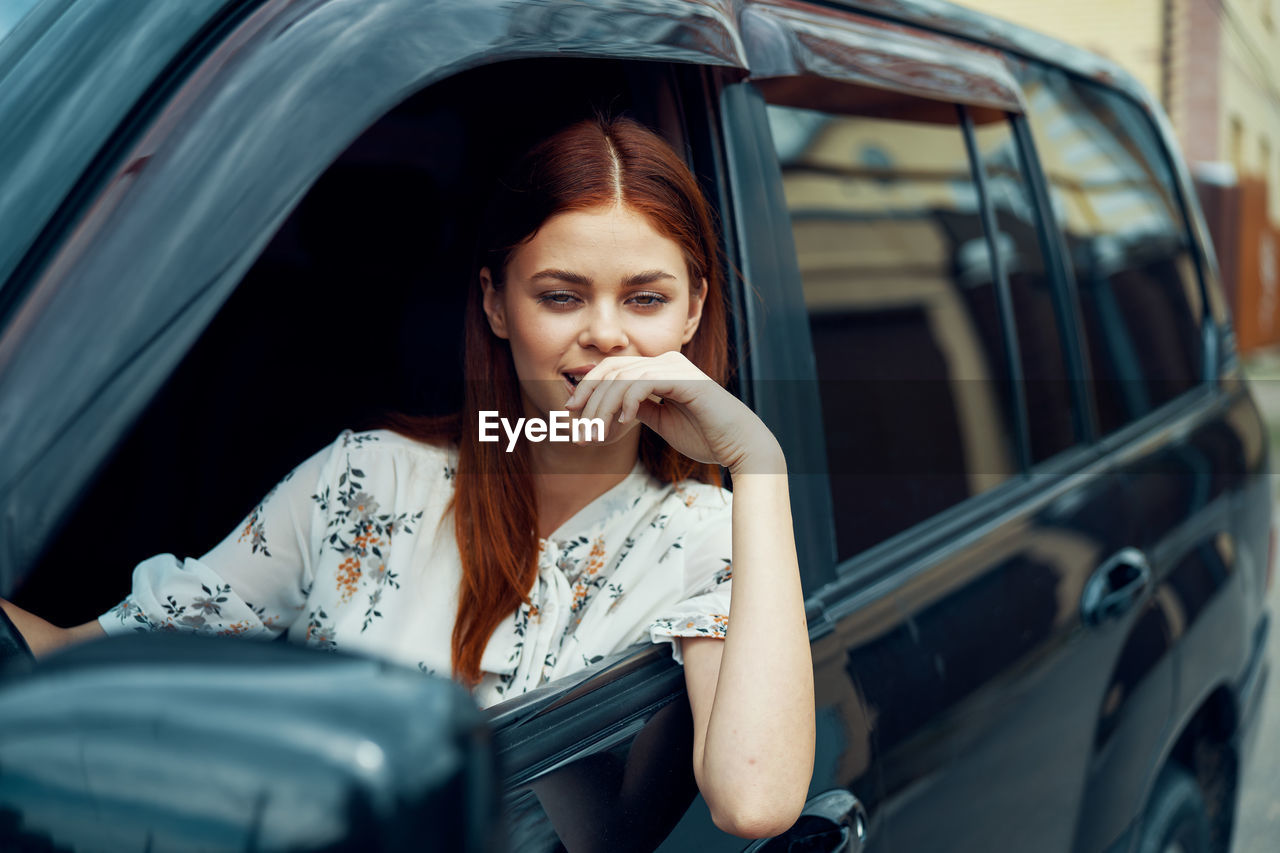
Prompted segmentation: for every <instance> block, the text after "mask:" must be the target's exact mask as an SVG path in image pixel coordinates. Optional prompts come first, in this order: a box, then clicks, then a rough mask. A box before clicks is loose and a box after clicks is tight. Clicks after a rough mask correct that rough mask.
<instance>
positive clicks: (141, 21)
mask: <svg viewBox="0 0 1280 853" xmlns="http://www.w3.org/2000/svg"><path fill="white" fill-rule="evenodd" d="M275 5H277V4H276V3H275V2H270V0H183V2H181V3H172V2H168V0H141V2H136V3H128V4H120V3H103V2H97V1H96V0H42V2H39V3H37V4H36V5H35V6H34V7H33V8H32V9H31V10H30V11H29V12H28V14H27V15H26V17H25V18H23V19H21V20H20V21H18V23H17V25H16V26H15V27H14V29H13V30H12V31H11V32H9V34H8V35H7V36H5V37H4V38H3V39H2V40H0V126H3V127H5V130H6V132H5V134H4V135H3V137H0V174H4V175H6V176H7V177H6V180H5V181H4V182H3V184H0V283H2V282H6V281H9V280H10V279H11V278H12V277H13V273H14V272H15V270H18V272H20V273H21V272H23V271H22V270H21V269H20V268H19V264H21V263H22V261H23V258H24V257H27V258H39V257H40V256H41V253H40V252H38V251H36V252H32V251H31V249H32V247H33V245H34V244H36V242H37V240H38V239H39V238H40V234H41V231H42V229H44V228H45V226H46V223H50V222H51V220H52V221H53V222H55V223H56V221H57V220H56V217H57V213H58V211H59V209H60V208H62V209H64V210H66V211H74V210H76V209H79V207H80V204H79V203H78V202H79V201H83V198H77V197H76V192H77V189H79V190H80V191H81V192H83V193H89V192H92V191H93V190H94V189H95V188H96V187H97V185H98V184H97V181H96V180H95V179H97V180H100V179H101V178H102V175H101V174H98V175H95V174H94V172H93V169H92V167H93V165H94V164H95V163H97V164H100V165H101V164H104V163H105V162H110V161H111V160H112V159H113V158H112V157H110V156H102V155H104V154H106V155H110V153H111V152H109V151H105V150H104V149H103V146H104V145H107V144H108V141H109V140H110V139H112V138H113V137H118V136H120V134H118V133H116V131H117V129H119V128H122V127H126V126H127V125H128V123H129V122H130V121H131V120H133V119H134V118H136V117H138V116H145V115H146V112H145V105H146V104H147V103H148V102H149V101H151V102H154V101H155V100H156V99H158V98H160V97H161V96H163V95H164V92H162V91H157V90H156V89H155V88H153V86H154V81H156V80H157V79H165V78H169V77H173V76H175V75H168V74H165V73H164V71H165V69H166V67H168V66H170V65H176V64H179V63H181V62H183V61H185V60H186V58H187V57H190V56H193V55H200V51H197V50H194V49H193V48H195V47H196V46H198V45H199V43H200V42H201V41H213V40H217V39H220V38H221V37H222V35H224V34H225V33H226V32H228V31H229V30H230V29H232V28H234V27H235V26H236V25H237V24H238V23H239V22H241V21H242V20H244V19H245V18H246V17H248V16H249V15H251V14H253V13H254V12H255V11H256V10H257V9H259V8H260V7H263V6H266V7H271V6H275ZM477 5H478V4H477ZM527 5H528V4H522V3H518V2H510V0H506V2H495V3H493V4H492V5H491V6H489V7H487V9H485V10H483V11H480V12H479V13H480V14H493V15H495V16H502V17H507V18H513V19H514V17H515V16H516V15H517V14H518V13H519V12H520V10H521V8H522V7H524V6H527ZM625 5H626V11H627V13H628V14H630V15H636V14H642V15H645V16H649V15H651V16H653V17H654V18H655V19H657V20H662V19H667V20H672V21H687V20H689V19H691V18H692V17H695V16H702V17H703V18H717V19H719V20H718V21H716V25H717V27H718V28H720V29H721V32H720V33H719V34H718V35H719V36H720V41H721V42H723V43H722V44H720V45H717V46H715V47H716V49H718V50H719V51H720V52H721V54H722V55H723V61H722V64H724V65H730V66H733V65H736V66H738V67H739V68H745V67H746V61H745V52H744V50H743V47H742V40H741V33H740V31H739V24H738V21H739V16H740V15H741V14H742V12H743V11H744V10H745V9H747V8H750V7H753V6H755V7H763V6H768V5H771V3H769V2H757V0H696V2H691V0H647V2H642V3H636V2H634V0H629V2H627V3H626V4H625ZM772 5H777V6H787V5H794V4H789V3H788V2H786V0H772ZM833 5H836V6H838V7H842V8H844V9H847V10H849V11H851V12H855V13H862V14H865V15H869V16H874V17H877V18H880V19H882V20H887V21H892V22H898V23H903V24H910V25H912V26H915V27H921V28H924V29H926V30H929V31H932V32H934V33H938V34H944V35H948V36H953V37H959V38H961V39H964V40H969V41H975V42H978V43H980V44H984V45H989V46H993V47H997V48H1000V49H1002V50H1007V51H1010V52H1012V53H1015V54H1019V55H1023V56H1034V57H1035V58H1037V59H1039V60H1042V61H1047V62H1049V63H1052V64H1056V65H1059V66H1061V67H1062V68H1064V69H1066V70H1068V71H1071V72H1073V73H1076V74H1079V75H1082V76H1085V77H1088V78H1091V79H1096V80H1101V81H1105V82H1106V83H1108V84H1110V85H1113V86H1116V87H1118V88H1121V89H1123V90H1125V91H1126V92H1127V93H1128V94H1130V95H1131V96H1133V97H1134V98H1135V99H1137V100H1138V101H1139V102H1140V103H1142V104H1143V105H1144V106H1145V107H1146V108H1147V109H1148V110H1149V111H1150V109H1151V102H1150V99H1149V97H1148V96H1147V95H1146V93H1145V91H1144V90H1143V89H1142V87H1141V86H1140V85H1139V84H1138V83H1137V82H1136V80H1135V79H1134V78H1132V77H1131V76H1130V75H1128V74H1127V73H1126V72H1124V71H1123V70H1122V69H1120V68H1119V67H1118V66H1116V65H1115V64H1113V63H1111V62H1109V61H1108V60H1106V59H1103V58H1101V57H1098V56H1094V55H1093V54H1090V53H1088V52H1086V51H1083V50H1080V49H1078V48H1074V47H1072V46H1070V45H1067V44H1064V43H1062V42H1059V41H1057V40H1056V39H1053V38H1051V37H1049V36H1045V35H1042V34H1039V33H1035V32H1032V31H1030V30H1026V29H1023V28H1021V27H1018V26H1016V25H1014V24H1011V23H1007V22H1004V21H1000V20H998V19H996V18H992V17H990V16H987V15H984V14H981V13H978V12H974V11H971V10H968V9H964V8H961V7H959V6H955V5H953V4H951V3H947V2H943V0H834V4H833ZM810 8H812V7H810ZM583 9H584V7H581V6H579V7H576V8H575V7H573V6H571V5H568V4H566V6H565V8H564V9H563V10H557V14H558V15H563V14H586V12H585V11H579V10H583ZM599 11H600V10H599V9H597V10H596V13H597V14H598V12H599ZM476 13H477V10H474V9H471V10H468V14H476ZM667 35H669V33H667V32H665V31H662V30H657V31H654V30H649V31H645V30H644V29H643V28H641V29H639V30H633V31H632V32H629V33H625V34H621V35H620V34H618V33H610V34H609V36H610V39H611V40H612V41H615V42H616V41H618V40H619V39H620V38H621V39H623V40H625V39H626V38H629V37H634V38H635V39H636V40H637V41H645V42H649V41H652V40H654V39H662V38H664V37H666V36H667ZM735 54H736V55H735ZM49 231H50V232H51V233H53V232H55V231H56V229H49ZM31 272H34V271H33V270H26V273H28V274H29V273H31ZM20 277H21V278H24V279H25V278H28V275H22V276H20ZM11 290H12V288H6V287H3V286H0V322H3V320H4V318H5V317H6V316H7V315H8V314H9V310H10V309H12V308H13V304H12V303H13V302H14V301H15V300H16V299H17V298H19V296H20V294H15V293H12V292H6V291H11Z"/></svg>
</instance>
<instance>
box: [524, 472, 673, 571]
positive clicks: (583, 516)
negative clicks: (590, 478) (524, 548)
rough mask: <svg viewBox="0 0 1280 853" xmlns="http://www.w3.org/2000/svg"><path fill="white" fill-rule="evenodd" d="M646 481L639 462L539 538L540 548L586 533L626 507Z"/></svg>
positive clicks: (647, 476)
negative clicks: (546, 534) (614, 482)
mask: <svg viewBox="0 0 1280 853" xmlns="http://www.w3.org/2000/svg"><path fill="white" fill-rule="evenodd" d="M648 479H649V470H648V469H647V468H645V467H644V463H643V462H641V461H640V460H639V459H637V460H636V463H635V465H633V466H631V471H630V472H629V473H628V474H627V476H625V477H623V478H622V479H621V480H619V481H618V482H617V483H616V484H614V485H613V486H611V487H610V488H609V489H608V490H607V491H605V492H602V493H601V494H600V495H598V496H597V497H595V498H593V499H592V500H591V502H590V503H588V504H587V505H586V506H584V507H583V508H582V509H580V510H578V511H577V512H575V513H574V514H573V515H572V516H570V517H569V519H568V520H567V521H565V522H564V523H563V524H561V525H560V526H559V527H557V528H556V529H555V530H553V531H551V534H550V535H549V536H545V537H543V536H539V537H538V547H539V549H545V548H546V547H547V546H548V545H554V544H555V543H558V542H562V541H564V540H565V539H570V538H572V537H573V536H575V535H578V534H579V533H582V532H584V531H586V530H589V529H591V528H593V527H595V526H596V525H598V524H599V523H600V522H602V521H604V520H605V519H607V518H608V517H609V516H611V515H614V514H615V513H617V512H619V511H621V510H625V509H627V508H629V507H630V506H631V505H632V503H633V501H632V500H630V498H632V497H634V496H635V495H637V494H639V493H640V492H643V491H644V489H645V486H646V484H647V481H648Z"/></svg>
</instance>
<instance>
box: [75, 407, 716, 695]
mask: <svg viewBox="0 0 1280 853" xmlns="http://www.w3.org/2000/svg"><path fill="white" fill-rule="evenodd" d="M456 460H457V452H456V450H455V449H452V448H451V449H444V448H438V447H433V446H430V445H427V444H424V443H422V442H418V441H414V440H412V439H409V438H406V437H404V436H401V435H399V434H397V433H393V432H389V431H385V430H378V431H373V432H364V433H353V432H351V431H350V430H346V431H344V432H343V433H342V434H341V435H339V436H338V438H337V440H336V441H335V442H334V443H333V444H332V445H330V446H329V447H327V448H325V449H324V450H322V451H320V452H319V453H317V454H316V455H314V456H312V457H311V458H310V459H308V460H307V461H305V462H303V463H302V464H301V465H299V466H298V467H297V468H296V469H294V470H293V472H292V473H290V474H289V475H288V476H286V477H285V478H284V480H283V481H281V482H280V483H279V484H278V485H277V486H276V487H275V488H274V489H272V490H271V492H270V493H268V494H267V496H266V497H265V498H263V500H262V502H261V503H260V504H259V505H258V506H257V507H255V508H254V510H253V511H252V512H251V513H250V514H249V517H248V518H247V519H246V520H245V521H244V523H243V524H242V525H241V526H240V527H239V528H238V529H236V530H235V531H233V532H232V533H231V535H229V536H228V537H227V538H226V539H225V540H223V541H222V543H221V544H219V545H218V546H217V547H215V548H214V549H213V550H212V551H210V552H209V553H208V554H205V555H204V556H203V557H201V558H200V559H198V560H197V559H192V558H188V559H186V560H185V561H183V560H179V559H177V558H176V557H174V556H173V555H172V554H162V555H159V556H156V557H152V558H150V559H148V560H145V561H143V562H142V563H140V564H139V565H138V566H137V568H136V569H135V570H134V573H133V591H132V593H131V594H130V595H129V596H128V597H126V598H125V599H124V601H122V602H120V603H119V604H118V605H116V606H115V607H113V608H112V609H111V610H109V611H108V612H107V613H105V614H103V615H102V616H100V617H99V619H98V621H99V623H100V624H101V625H102V627H103V629H104V630H106V632H107V633H108V634H121V633H126V632H129V631H149V630H190V631H196V632H200V633H214V634H224V635H234V634H239V635H244V636H247V637H260V638H263V639H271V638H273V637H276V636H279V634H280V633H281V632H282V631H287V632H288V635H289V639H290V640H292V641H295V642H299V643H306V644H309V645H312V646H316V647H319V648H323V649H337V648H341V649H344V650H350V651H356V652H362V653H365V654H370V655H375V656H378V657H382V658H386V659H389V660H393V661H396V662H399V663H402V664H405V665H408V666H416V667H417V668H419V669H421V670H423V671H425V672H434V673H439V674H442V675H446V676H447V675H448V674H449V673H450V672H451V666H450V638H451V636H452V632H453V620H454V616H455V614H456V612H457V602H458V585H459V581H460V579H461V575H462V563H461V558H460V557H459V555H458V546H457V541H456V539H455V537H454V528H453V520H452V516H449V517H447V518H446V517H445V515H444V510H445V507H446V505H447V504H448V502H449V499H450V497H451V496H452V493H453V482H452V481H453V477H454V472H455V470H456ZM731 501H732V495H731V493H730V492H728V491H726V490H725V489H721V488H719V487H716V486H709V485H707V484H705V483H698V482H692V481H686V482H684V483H678V484H672V485H664V484H662V483H660V482H659V481H657V480H656V479H654V478H653V477H652V476H650V475H649V473H648V472H647V471H646V470H645V468H644V467H643V466H642V465H641V464H640V463H639V462H637V463H636V466H635V468H633V469H632V471H631V473H630V474H628V475H627V477H626V478H625V479H624V480H622V481H621V482H620V483H618V484H617V485H616V486H614V487H613V488H611V489H610V490H609V491H607V492H605V493H604V494H603V495H601V496H600V497H598V498H596V499H595V500H594V501H592V502H591V503H590V504H588V505H587V506H586V507H584V508H583V509H582V510H581V511H579V512H578V513H577V514H576V515H574V516H573V518H571V519H569V520H568V521H566V522H565V523H564V524H563V525H561V526H560V527H559V528H558V529H557V530H556V531H555V532H554V533H552V534H551V536H550V537H549V538H548V539H542V540H539V553H538V576H537V579H536V581H535V582H534V584H533V588H532V589H530V590H529V603H528V604H523V605H521V606H520V607H519V608H518V609H517V610H516V612H514V613H512V614H511V616H510V617H508V618H507V619H506V620H505V621H503V622H502V623H500V624H499V626H498V628H497V630H496V631H495V632H494V634H493V637H492V639H491V640H490V641H489V644H488V646H487V647H486V648H485V651H484V655H483V657H482V659H481V669H482V671H483V673H482V676H483V677H482V679H481V681H480V683H479V684H478V685H477V686H476V688H475V691H474V696H475V699H476V701H477V702H478V703H479V704H480V705H481V707H488V706H490V705H493V704H496V703H498V702H501V701H503V700H504V699H507V698H510V697H512V696H515V695H517V694H520V693H524V692H525V691H527V690H531V689H533V688H534V687H538V686H540V685H542V684H545V683H546V682H548V681H551V680H552V679H556V678H559V677H561V676H565V675H568V674H570V673H572V672H575V671H577V670H580V669H582V668H584V667H587V666H590V665H591V664H592V663H594V662H596V661H598V660H600V659H602V658H603V657H606V656H608V655H610V654H612V653H614V652H617V651H620V650H622V649H624V648H626V647H628V646H630V645H633V644H635V643H637V642H641V641H643V640H644V639H645V637H648V638H649V639H650V640H651V641H652V642H654V643H659V642H670V643H671V646H672V654H673V656H674V657H675V659H676V660H677V661H680V662H681V663H683V659H682V656H681V649H680V641H679V639H678V638H680V637H703V636H706V637H721V638H722V637H724V636H725V630H726V628H727V626H728V621H729V592H730V587H731V583H730V577H731V575H732V566H731V562H730V558H731V553H730V546H731V535H730V514H731Z"/></svg>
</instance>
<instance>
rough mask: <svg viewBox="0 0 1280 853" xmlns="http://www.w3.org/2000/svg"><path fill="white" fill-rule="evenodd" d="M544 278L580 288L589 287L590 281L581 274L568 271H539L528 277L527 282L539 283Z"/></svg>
mask: <svg viewBox="0 0 1280 853" xmlns="http://www.w3.org/2000/svg"><path fill="white" fill-rule="evenodd" d="M544 278H550V279H555V280H556V281H564V282H568V283H569V284H577V285H581V286H582V287H590V286H591V279H589V278H587V277H586V276H585V275H583V274H582V273H576V272H569V271H568V270H539V271H538V272H536V273H534V274H533V275H531V276H529V281H541V280H542V279H544Z"/></svg>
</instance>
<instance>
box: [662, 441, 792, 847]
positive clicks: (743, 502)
mask: <svg viewBox="0 0 1280 853" xmlns="http://www.w3.org/2000/svg"><path fill="white" fill-rule="evenodd" d="M769 438H770V440H771V443H772V448H770V447H768V446H767V445H766V447H765V449H764V451H763V452H762V453H760V454H758V455H756V456H754V457H751V458H749V459H748V458H745V457H744V458H743V459H742V460H741V461H740V462H739V464H738V465H737V466H736V468H737V470H736V471H734V470H732V469H731V474H732V475H733V587H732V590H733V591H732V598H731V602H732V603H731V605H730V609H729V613H730V617H729V629H728V632H727V635H726V638H725V639H724V640H719V639H712V638H685V639H683V640H682V641H681V644H682V647H683V651H684V668H685V680H686V682H687V684H688V690H689V704H690V707H691V708H692V710H693V772H694V776H695V777H696V778H697V780H698V788H699V789H700V790H701V791H702V795H703V798H704V799H705V800H706V801H707V806H708V807H709V808H710V810H711V817H712V819H713V820H714V821H715V823H716V826H718V827H720V828H721V829H723V830H724V831H726V832H730V833H732V834H734V835H738V836H743V837H746V838H763V837H767V836H772V835H778V834H779V833H781V832H783V831H785V830H786V829H787V828H788V827H790V826H791V824H793V823H794V822H795V821H796V818H798V817H799V816H800V810H801V809H802V808H803V807H804V800H805V795H806V793H807V791H808V788H809V780H810V777H811V776H812V775H813V751H814V695H813V661H812V658H811V656H810V652H809V632H808V627H807V624H806V621H805V615H804V595H803V592H802V591H801V587H800V572H799V567H798V565H797V562H796V549H795V540H794V535H793V533H792V527H791V503H790V498H789V496H788V493H787V486H788V484H787V475H786V462H785V459H784V458H783V455H782V451H781V449H779V448H778V447H777V442H776V440H773V438H772V436H771V435H770V436H769ZM745 472H750V473H745ZM766 472H774V473H766Z"/></svg>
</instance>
